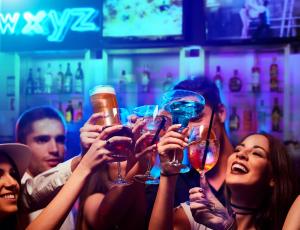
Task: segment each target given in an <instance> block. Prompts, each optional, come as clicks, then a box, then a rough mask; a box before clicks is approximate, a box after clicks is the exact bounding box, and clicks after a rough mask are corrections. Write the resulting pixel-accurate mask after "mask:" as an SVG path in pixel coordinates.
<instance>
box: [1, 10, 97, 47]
mask: <svg viewBox="0 0 300 230" xmlns="http://www.w3.org/2000/svg"><path fill="white" fill-rule="evenodd" d="M98 14H99V11H98V10H96V9H94V8H89V7H82V8H67V9H65V10H63V11H62V12H58V11H56V10H49V11H48V12H46V11H43V10H41V11H38V12H37V13H31V12H24V13H23V14H21V13H19V12H14V13H0V34H2V35H20V34H21V35H27V36H29V35H31V36H32V35H40V36H45V37H47V40H48V41H49V42H62V41H63V40H64V38H65V36H66V35H67V33H68V32H69V31H73V32H79V33H80V32H98V31H100V28H99V26H98V25H97V24H99V23H97V20H96V18H97V16H98Z"/></svg>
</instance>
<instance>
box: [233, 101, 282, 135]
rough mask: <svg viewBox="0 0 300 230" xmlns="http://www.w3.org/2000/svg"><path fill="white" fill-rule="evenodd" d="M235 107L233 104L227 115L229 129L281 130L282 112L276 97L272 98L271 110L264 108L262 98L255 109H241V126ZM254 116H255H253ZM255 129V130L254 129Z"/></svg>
mask: <svg viewBox="0 0 300 230" xmlns="http://www.w3.org/2000/svg"><path fill="white" fill-rule="evenodd" d="M237 109H238V108H237V107H235V106H233V107H232V111H231V114H230V116H229V129H230V131H239V130H241V129H243V130H244V131H247V132H253V131H261V132H263V131H264V132H267V131H269V130H271V131H273V132H281V131H282V127H281V126H282V124H281V123H282V116H283V112H282V109H281V107H280V105H279V101H278V98H277V97H275V98H274V103H273V106H272V109H271V111H267V110H266V106H265V103H264V100H261V101H260V102H259V105H258V106H257V108H256V109H255V110H256V112H255V110H253V109H251V108H246V109H244V110H243V111H242V114H243V126H242V127H241V124H240V120H241V119H240V116H239V115H238V112H237ZM255 116H256V117H255ZM269 116H271V118H270V122H271V124H268V123H267V122H268V117H269ZM255 129H256V130H255Z"/></svg>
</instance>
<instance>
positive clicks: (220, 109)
mask: <svg viewBox="0 0 300 230" xmlns="http://www.w3.org/2000/svg"><path fill="white" fill-rule="evenodd" d="M216 114H217V116H218V118H219V121H220V122H221V123H224V122H225V120H226V115H227V114H226V108H225V106H224V105H223V104H219V105H218V109H217V113H216Z"/></svg>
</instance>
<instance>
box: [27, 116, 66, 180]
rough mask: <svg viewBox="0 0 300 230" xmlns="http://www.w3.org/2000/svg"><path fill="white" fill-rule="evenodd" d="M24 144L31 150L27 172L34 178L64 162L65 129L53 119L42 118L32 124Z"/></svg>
mask: <svg viewBox="0 0 300 230" xmlns="http://www.w3.org/2000/svg"><path fill="white" fill-rule="evenodd" d="M26 144H27V145H28V146H29V147H30V148H31V150H32V159H31V163H30V165H29V167H28V172H29V173H30V174H31V175H32V176H36V175H38V174H40V173H42V172H44V171H46V170H48V169H50V168H53V167H55V166H56V165H58V164H59V163H61V162H62V161H63V160H64V154H65V129H64V126H63V124H62V123H61V122H60V121H58V120H55V119H49V118H44V119H41V120H38V121H35V122H34V123H33V124H32V132H31V133H29V134H28V135H27V137H26Z"/></svg>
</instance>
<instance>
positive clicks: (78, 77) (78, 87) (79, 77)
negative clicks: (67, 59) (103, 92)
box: [75, 62, 84, 93]
mask: <svg viewBox="0 0 300 230" xmlns="http://www.w3.org/2000/svg"><path fill="white" fill-rule="evenodd" d="M83 78H84V74H83V70H82V67H81V62H78V64H77V70H76V73H75V93H83Z"/></svg>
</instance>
